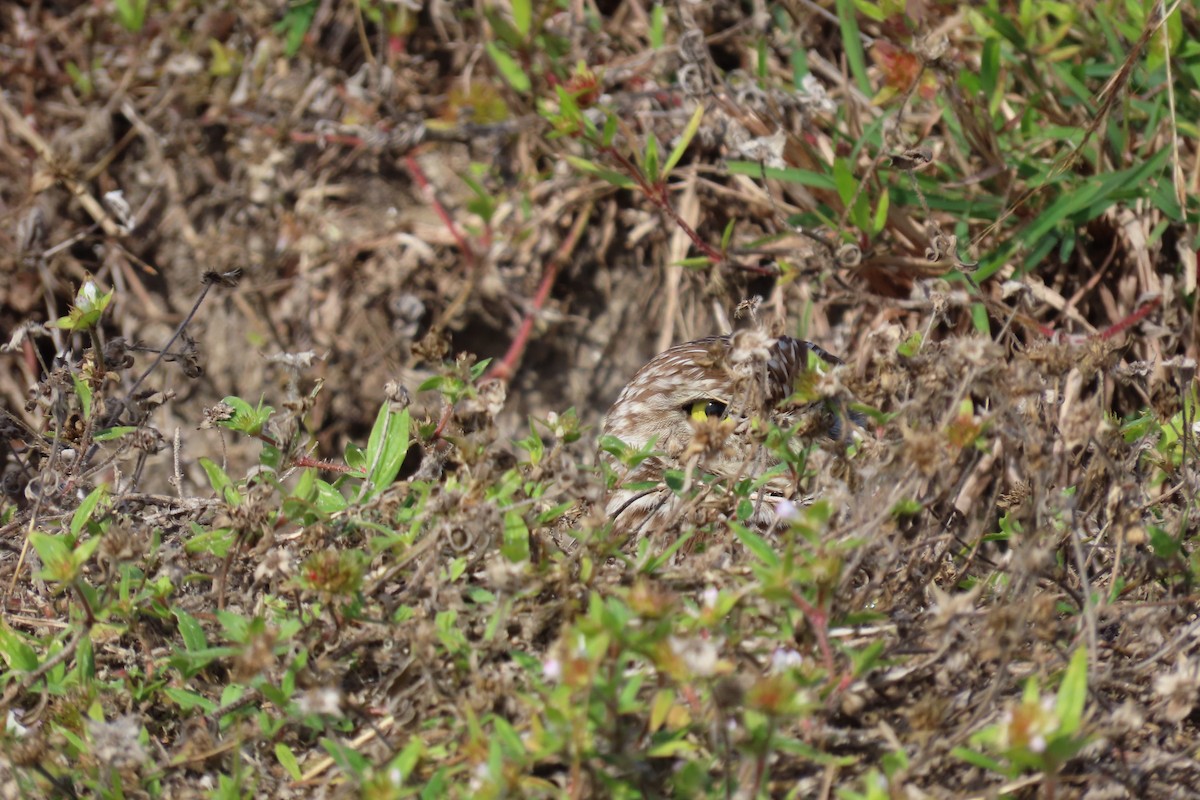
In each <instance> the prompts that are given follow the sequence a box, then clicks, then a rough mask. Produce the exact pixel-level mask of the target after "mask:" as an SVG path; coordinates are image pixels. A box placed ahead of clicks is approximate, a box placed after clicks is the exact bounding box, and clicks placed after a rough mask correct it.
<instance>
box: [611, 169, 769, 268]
mask: <svg viewBox="0 0 1200 800" xmlns="http://www.w3.org/2000/svg"><path fill="white" fill-rule="evenodd" d="M600 152H601V153H604V154H606V155H607V156H608V157H609V158H611V159H613V160H614V161H616V162H617V163H619V164H620V165H621V167H622V168H624V170H625V172H626V173H627V174H628V175H629V176H630V177H631V178H633V180H634V181H636V182H637V185H638V188H639V189H641V190H642V194H644V195H646V197H647V198H648V199H649V200H650V202H652V203H654V205H656V206H658V207H659V209H661V210H662V212H663V213H664V214H666V215H667V216H669V217H670V218H671V220H672V221H673V222H674V223H675V224H676V225H678V226H679V228H680V230H682V231H683V232H684V233H685V234H687V237H688V238H689V239H691V240H692V243H693V244H694V245H696V248H697V249H698V250H699V251H700V252H701V253H703V254H704V255H705V256H706V257H707V258H709V259H710V260H711V261H712V262H713V263H714V264H723V263H728V264H729V265H730V266H732V267H735V268H737V269H741V270H745V271H746V272H753V273H755V274H758V275H775V274H776V272H775V270H772V269H767V268H766V267H756V266H752V265H750V264H739V263H737V262H736V261H730V260H729V259H728V258H726V257H725V254H724V253H722V252H721V251H720V250H718V249H717V248H715V247H713V246H712V245H711V244H709V243H708V242H706V241H704V239H702V238H701V237H700V234H698V233H696V231H695V229H694V228H692V226H691V225H689V224H687V221H686V220H684V219H683V217H681V216H679V214H678V213H677V212H676V211H675V208H674V207H673V206H672V205H671V198H670V196H669V195H668V193H667V184H666V182H665V181H663V182H660V183H658V184H655V185H652V184H650V183H649V182H648V181H647V180H646V179H645V177H643V175H642V172H641V170H639V169H638V168H637V167H636V166H634V165H633V164H632V163H630V161H629V159H627V158H626V157H625V156H623V155H621V154H620V153H618V152H617V151H616V150H615V149H614V148H612V147H601V148H600Z"/></svg>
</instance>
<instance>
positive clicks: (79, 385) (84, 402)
mask: <svg viewBox="0 0 1200 800" xmlns="http://www.w3.org/2000/svg"><path fill="white" fill-rule="evenodd" d="M71 382H72V383H74V384H75V396H76V397H78V398H79V409H80V411H81V412H82V413H83V418H84V419H91V417H92V387H90V386H88V385H87V381H84V380H81V379H80V377H79V376H78V375H75V374H74V373H72V375H71Z"/></svg>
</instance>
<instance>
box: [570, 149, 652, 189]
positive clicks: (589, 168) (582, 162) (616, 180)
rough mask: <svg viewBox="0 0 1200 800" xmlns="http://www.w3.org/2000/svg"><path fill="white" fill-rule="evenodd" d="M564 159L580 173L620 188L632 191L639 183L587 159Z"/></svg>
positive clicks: (577, 157) (573, 157)
mask: <svg viewBox="0 0 1200 800" xmlns="http://www.w3.org/2000/svg"><path fill="white" fill-rule="evenodd" d="M564 158H566V160H567V163H568V164H570V165H571V166H572V167H574V168H575V169H577V170H579V171H580V172H582V173H584V174H587V175H593V176H595V177H597V178H602V179H603V180H606V181H608V182H609V183H611V184H612V185H613V186H616V187H618V188H621V189H632V188H633V187H635V186H637V183H636V182H635V181H634V180H633V179H632V178H629V177H626V176H625V175H622V174H621V173H619V172H613V171H612V170H611V169H605V168H604V167H601V166H599V165H597V164H595V163H593V162H591V161H588V160H587V159H586V158H580V157H579V156H570V155H569V156H564Z"/></svg>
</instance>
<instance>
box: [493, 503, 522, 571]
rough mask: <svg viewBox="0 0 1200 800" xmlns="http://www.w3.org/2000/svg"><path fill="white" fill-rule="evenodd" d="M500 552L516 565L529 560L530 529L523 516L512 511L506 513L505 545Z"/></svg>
mask: <svg viewBox="0 0 1200 800" xmlns="http://www.w3.org/2000/svg"><path fill="white" fill-rule="evenodd" d="M500 552H501V553H503V554H504V557H505V558H507V559H508V560H509V561H511V562H513V563H514V564H516V563H521V562H524V561H528V560H529V528H528V527H526V525H525V520H524V519H523V518H522V517H521V515H520V514H519V513H518V512H516V511H514V510H511V509H510V510H508V511H505V512H504V544H503V545H501V547H500Z"/></svg>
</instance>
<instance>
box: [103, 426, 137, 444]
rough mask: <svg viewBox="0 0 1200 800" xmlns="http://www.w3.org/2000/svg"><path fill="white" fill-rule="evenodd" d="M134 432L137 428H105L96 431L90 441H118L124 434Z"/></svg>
mask: <svg viewBox="0 0 1200 800" xmlns="http://www.w3.org/2000/svg"><path fill="white" fill-rule="evenodd" d="M136 430H137V427H136V426H134V425H118V426H117V427H115V428H105V429H104V430H102V431H98V432H97V433H96V435H95V436H93V437H92V441H93V442H111V441H113V440H114V439H120V438H121V437H122V436H124V435H125V434H128V433H133V432H134V431H136Z"/></svg>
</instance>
